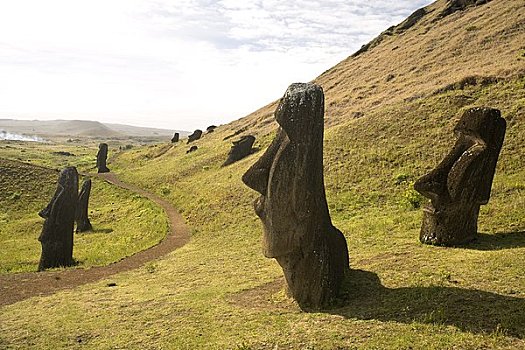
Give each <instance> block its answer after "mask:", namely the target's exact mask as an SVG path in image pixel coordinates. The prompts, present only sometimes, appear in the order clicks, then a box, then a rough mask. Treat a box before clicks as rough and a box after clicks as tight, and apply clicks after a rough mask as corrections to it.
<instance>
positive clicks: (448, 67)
mask: <svg viewBox="0 0 525 350" xmlns="http://www.w3.org/2000/svg"><path fill="white" fill-rule="evenodd" d="M446 3H447V1H446V0H438V1H436V2H435V3H433V4H431V5H429V6H427V7H426V9H427V12H428V14H427V15H426V16H424V17H423V18H422V19H421V20H420V21H419V22H417V23H416V24H415V25H414V26H413V27H412V28H409V29H408V30H407V31H406V32H404V33H402V34H394V35H392V36H387V37H385V39H384V40H383V41H382V42H381V43H380V44H379V45H378V46H376V47H374V48H372V49H370V50H369V51H367V52H364V53H362V54H361V55H359V56H357V57H351V56H350V57H348V58H347V59H345V60H344V61H342V62H340V63H339V64H337V65H336V66H334V67H333V68H330V69H329V70H327V71H326V72H324V73H323V74H321V75H320V76H319V77H317V78H316V79H315V80H314V82H315V83H317V84H320V85H321V86H322V87H323V89H324V91H325V98H326V102H325V104H326V106H325V108H326V124H327V126H333V125H337V124H340V123H342V122H345V121H348V120H349V119H352V118H353V117H354V116H355V113H363V115H365V116H366V115H367V114H368V113H369V112H370V111H371V110H373V109H376V108H378V107H385V106H386V105H388V104H392V103H396V102H400V101H403V100H405V99H413V98H417V97H425V96H428V95H431V94H432V93H434V92H435V91H436V90H437V89H438V88H442V87H445V86H447V85H449V84H454V83H456V82H459V81H460V80H462V79H464V78H466V77H470V76H480V77H496V78H500V79H505V78H512V77H516V76H520V75H521V76H522V75H523V74H525V57H523V53H524V50H525V2H524V1H523V0H494V1H491V2H489V3H488V4H486V5H482V6H476V7H470V8H467V9H466V10H464V11H459V12H456V13H453V14H451V15H449V16H447V17H445V18H442V19H439V20H437V17H438V15H439V13H440V12H441V11H442V10H443V9H444V7H445V5H446ZM389 75H390V77H389ZM388 77H389V79H387V78H388ZM387 80H388V81H387ZM283 92H284V91H283ZM275 107H276V102H272V103H270V104H269V105H267V106H265V107H263V108H261V109H259V110H257V111H255V112H254V113H252V114H250V115H248V116H247V117H245V118H242V119H240V120H238V121H236V122H233V123H231V124H229V125H228V127H229V128H231V129H232V130H239V129H243V128H247V129H251V128H254V127H256V129H257V130H255V129H254V130H251V132H255V133H259V134H260V133H261V132H262V133H264V132H267V131H268V130H270V129H272V128H274V127H275V124H274V123H273V118H272V114H273V111H274V110H275ZM264 125H266V128H261V126H264Z"/></svg>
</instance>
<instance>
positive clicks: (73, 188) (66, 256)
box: [38, 167, 78, 271]
mask: <svg viewBox="0 0 525 350" xmlns="http://www.w3.org/2000/svg"><path fill="white" fill-rule="evenodd" d="M77 200H78V172H77V169H76V168H75V167H68V168H65V169H64V170H62V172H61V173H60V175H59V176H58V183H57V189H56V191H55V194H54V195H53V198H52V199H51V201H50V202H49V204H48V205H47V207H45V208H44V209H42V210H41V211H40V213H38V214H39V215H40V216H41V217H43V218H44V219H45V221H44V227H43V228H42V233H41V234H40V237H39V238H38V240H39V241H40V243H41V244H42V255H41V257H40V263H39V265H38V271H42V270H45V269H48V268H52V267H59V266H71V265H73V228H74V225H75V212H76V207H77Z"/></svg>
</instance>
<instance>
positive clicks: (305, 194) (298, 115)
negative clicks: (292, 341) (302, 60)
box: [242, 84, 349, 309]
mask: <svg viewBox="0 0 525 350" xmlns="http://www.w3.org/2000/svg"><path fill="white" fill-rule="evenodd" d="M275 119H276V120H277V122H278V123H279V125H280V128H279V131H278V133H277V136H276V137H275V139H274V140H273V142H272V144H271V145H270V146H269V148H268V149H267V151H266V152H265V153H264V154H263V155H262V157H261V158H260V159H259V160H258V161H257V162H256V163H255V164H254V165H253V166H252V167H251V168H250V169H249V170H248V171H247V172H246V173H245V174H244V175H243V177H242V180H243V182H244V183H245V184H246V185H247V186H248V187H250V188H252V189H254V190H256V191H257V192H259V193H260V194H261V197H260V198H258V199H257V200H256V201H255V205H254V206H255V212H256V213H257V215H258V216H259V217H260V219H261V221H262V223H263V227H264V236H263V252H264V255H265V256H266V257H268V258H275V259H276V260H277V262H278V263H279V265H281V267H282V269H283V272H284V276H285V278H286V282H287V284H288V291H289V293H290V294H291V295H292V296H293V297H294V298H295V300H296V301H297V302H298V304H299V306H300V307H301V308H303V309H319V308H322V307H325V306H328V305H329V304H330V303H331V302H332V301H333V300H334V299H335V298H336V296H337V294H338V291H339V289H340V286H341V283H342V281H343V279H344V277H345V275H346V274H347V272H348V271H349V266H348V248H347V245H346V240H345V238H344V236H343V234H342V233H341V232H340V231H339V230H338V229H337V228H335V227H334V226H333V225H332V222H331V219H330V215H329V212H328V205H327V202H326V196H325V188H324V177H323V129H324V95H323V90H322V88H321V87H320V86H317V85H314V84H292V85H291V86H290V87H289V88H288V90H287V91H286V93H285V95H284V97H283V98H282V100H281V102H280V104H279V106H278V107H277V110H276V111H275Z"/></svg>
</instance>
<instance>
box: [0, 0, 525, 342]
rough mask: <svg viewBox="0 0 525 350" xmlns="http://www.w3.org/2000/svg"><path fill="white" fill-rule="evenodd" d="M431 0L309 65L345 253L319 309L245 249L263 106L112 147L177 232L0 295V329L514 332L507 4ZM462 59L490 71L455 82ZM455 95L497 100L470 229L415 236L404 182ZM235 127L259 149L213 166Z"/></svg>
mask: <svg viewBox="0 0 525 350" xmlns="http://www.w3.org/2000/svg"><path fill="white" fill-rule="evenodd" d="M444 6H445V2H444V1H438V2H437V3H436V4H434V5H431V6H430V7H429V8H428V9H429V14H428V15H426V16H425V17H423V18H422V19H421V20H420V21H419V22H418V23H416V25H414V26H413V27H411V28H409V29H407V30H406V31H405V32H403V33H402V34H394V35H389V36H387V37H386V38H385V39H383V41H382V42H381V43H380V44H379V45H377V46H375V47H374V48H371V49H369V50H368V51H366V52H364V53H362V54H360V55H358V56H357V57H355V58H349V59H348V60H345V61H344V62H342V63H341V64H339V65H338V66H336V67H334V68H332V69H331V70H329V71H327V72H326V73H325V74H324V75H322V76H321V77H320V78H318V80H317V81H318V82H320V83H321V84H322V85H323V87H324V89H325V92H326V106H327V125H328V126H329V128H327V129H326V132H325V150H324V154H325V158H324V159H325V182H326V187H327V197H328V198H327V199H328V204H329V207H330V212H331V215H332V219H333V222H334V224H335V225H336V226H337V227H338V228H339V229H340V230H341V231H342V232H343V233H344V234H345V237H346V239H347V242H348V247H349V252H350V264H351V268H352V274H351V276H350V277H349V279H348V280H347V281H346V284H345V288H344V291H343V292H344V293H343V294H344V295H343V297H342V299H341V300H340V301H339V304H338V305H336V306H335V308H334V309H331V310H326V311H324V312H318V313H304V312H301V311H300V310H299V309H298V307H297V306H296V305H295V304H294V302H293V301H292V300H290V299H288V298H287V297H286V295H285V293H284V282H283V278H282V271H281V269H280V267H279V266H278V265H277V263H276V262H275V261H274V260H271V259H266V258H264V257H263V256H262V254H261V252H260V244H261V243H260V241H261V235H262V227H261V224H260V221H259V220H258V218H257V217H256V215H255V213H254V211H253V207H252V202H253V201H254V199H255V198H256V197H257V194H256V193H255V192H254V191H251V190H250V189H248V188H247V187H246V186H244V185H243V184H242V182H241V180H240V178H241V176H242V174H243V173H244V172H245V171H246V170H247V169H248V167H249V166H250V165H251V164H252V163H253V162H254V161H255V160H256V159H258V157H260V155H261V154H262V152H263V151H264V148H265V147H266V146H267V145H268V144H269V143H270V142H271V140H272V138H273V135H274V133H275V124H274V123H273V121H272V120H271V119H270V117H269V115H270V114H271V112H273V109H272V108H270V107H268V108H266V109H262V110H260V111H258V112H256V113H255V114H253V115H251V116H248V117H246V118H244V119H242V120H239V121H236V122H233V123H231V124H229V125H226V126H223V127H219V128H218V129H216V131H215V132H214V133H212V134H209V135H205V136H204V138H203V139H201V140H199V141H197V142H196V144H197V145H198V147H199V149H198V150H197V151H196V152H193V153H190V154H186V150H187V149H188V148H189V147H188V145H186V144H178V145H176V146H174V147H172V146H171V145H168V144H160V145H156V146H151V147H143V148H137V149H131V150H129V151H125V152H123V153H122V154H120V155H119V156H118V157H117V158H116V159H115V161H114V162H113V164H112V166H113V168H112V170H114V171H117V172H118V173H119V175H120V176H121V177H122V178H123V179H126V180H127V181H130V182H133V183H136V184H138V185H139V186H141V187H144V188H147V189H149V190H151V191H154V192H157V193H158V194H159V195H161V196H163V197H165V198H167V199H168V200H169V201H170V202H172V203H174V205H175V206H176V207H177V208H179V209H180V210H181V212H182V213H183V215H184V216H185V217H186V219H187V221H188V224H189V225H190V226H191V227H192V228H193V237H192V240H191V242H190V243H189V244H188V245H186V246H184V247H183V248H181V249H179V250H176V251H174V252H172V253H170V254H169V255H167V256H166V257H165V258H163V259H160V260H158V261H156V262H155V263H151V264H148V265H147V266H145V267H144V268H140V269H137V270H135V271H131V272H128V273H125V274H121V275H118V276H116V277H113V278H112V281H115V282H116V283H117V285H118V287H116V288H108V287H107V282H108V281H101V282H99V283H95V284H92V285H86V286H84V287H81V288H77V289H75V290H73V291H65V292H60V293H57V294H55V295H53V296H49V297H45V298H32V299H29V300H26V301H24V302H21V303H17V304H14V305H11V306H8V307H5V308H3V309H1V310H0V319H1V320H2V321H3V322H1V323H0V347H1V346H2V345H4V346H5V347H9V348H30V347H37V348H42V349H55V348H77V347H78V348H80V347H82V348H89V349H109V348H150V349H159V348H168V349H201V348H206V349H496V348H498V349H525V313H524V312H523V310H525V279H524V278H523V270H524V269H525V260H524V259H523V256H524V254H525V215H524V213H525V212H524V209H523V208H525V167H524V165H525V164H524V161H523V146H524V145H525V79H524V78H523V76H522V75H521V73H520V69H521V68H522V66H523V61H522V58H521V57H520V56H519V50H520V47H521V46H520V45H523V40H520V38H523V37H524V30H523V16H520V13H523V5H522V2H521V1H513V0H499V1H498V0H494V1H491V2H490V3H488V4H487V5H483V6H479V7H472V8H469V9H466V10H465V11H462V12H457V13H453V14H450V15H448V16H446V17H444V18H443V19H441V20H439V21H437V20H436V21H434V19H435V18H437V16H438V14H439V13H441V12H442V10H443V9H444ZM430 10H432V12H431V11H430ZM469 26H475V27H476V28H478V29H473V28H471V29H467V27H469ZM425 28H427V29H428V31H426V32H425ZM423 32H425V33H424V34H423ZM484 38H488V39H486V40H485V41H483V40H484ZM481 43H485V44H484V46H481V47H480V46H479V45H480V44H481ZM430 45H433V47H434V51H432V52H427V50H428V49H429V47H430ZM395 46H398V48H397V49H395V50H392V48H393V47H395ZM402 53H403V55H402V56H396V55H397V54H402ZM391 55H393V56H392V57H391ZM425 60H427V61H425ZM425 62H427V63H428V64H426V65H425ZM474 63H475V64H474ZM412 67H416V68H415V69H412ZM418 67H421V69H420V70H418ZM390 72H393V73H392V74H394V75H395V77H394V78H392V79H391V80H390V81H389V83H391V84H387V82H386V81H385V80H384V79H386V76H387V75H388V74H389V73H390ZM474 74H475V75H479V76H482V77H491V76H497V77H505V78H504V79H477V78H476V79H467V80H465V81H466V82H469V83H468V84H467V83H461V81H462V79H463V78H465V77H468V76H471V75H474ZM465 81H464V82H465ZM336 82H337V83H336ZM456 82H457V84H455V83H456ZM371 85H377V87H374V88H371ZM447 85H449V86H448V87H447V88H446V89H441V90H440V88H442V87H444V86H447ZM376 89H377V90H376ZM438 90H440V91H438ZM283 93H284V91H283ZM344 96H348V98H346V99H345V97H344ZM359 96H362V97H361V98H358V97H359ZM338 101H339V102H338ZM473 106H489V107H494V108H499V109H501V111H502V115H503V117H505V119H506V120H507V123H508V128H507V134H506V138H505V143H504V146H503V149H502V152H501V155H500V161H499V163H498V167H497V171H496V176H495V179H494V184H493V191H492V198H491V200H490V202H489V203H488V204H487V205H486V206H483V207H482V211H481V214H480V220H479V231H480V238H479V239H478V240H477V241H476V242H474V243H472V244H470V245H468V246H466V247H463V248H442V247H433V246H425V245H422V244H420V243H419V241H418V235H419V228H420V224H421V216H422V215H421V209H420V208H418V207H419V206H421V205H422V204H424V202H425V200H424V199H423V198H421V196H419V195H418V194H417V193H416V192H414V190H413V189H412V183H413V181H415V180H416V179H417V178H418V177H419V176H421V175H423V174H425V173H426V172H427V171H429V170H430V169H432V168H433V167H434V166H435V165H436V164H437V163H438V162H439V161H440V160H441V159H442V157H443V156H444V155H445V154H446V153H447V152H448V151H449V150H450V148H451V147H452V145H453V142H454V136H453V134H452V130H453V128H454V126H455V124H456V122H457V120H458V118H459V116H460V115H461V112H462V111H463V110H464V109H466V108H469V107H473ZM354 112H363V115H362V116H361V117H360V118H355V116H357V115H356V114H354ZM234 133H237V136H235V137H233V138H230V139H228V140H227V141H224V138H227V137H229V136H232V134H234ZM246 133H252V134H255V135H257V143H256V146H257V147H259V148H260V151H259V152H257V153H255V154H253V155H251V156H250V157H248V158H246V159H244V160H242V161H240V162H238V163H235V164H233V165H231V166H228V167H225V168H221V167H220V165H221V164H222V162H223V161H224V160H225V159H226V156H227V153H228V150H229V148H230V144H231V142H230V141H232V140H235V139H236V138H237V137H238V136H240V135H242V134H246Z"/></svg>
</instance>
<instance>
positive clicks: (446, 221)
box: [414, 108, 506, 246]
mask: <svg viewBox="0 0 525 350" xmlns="http://www.w3.org/2000/svg"><path fill="white" fill-rule="evenodd" d="M505 129H506V122H505V119H503V118H502V117H501V113H500V111H499V110H497V109H492V108H472V109H469V110H467V111H465V113H464V114H463V115H462V117H461V119H460V120H459V123H458V124H457V125H456V127H455V128H454V133H455V134H456V136H457V141H456V144H455V145H454V148H452V150H451V151H450V153H449V154H448V155H447V156H446V157H445V159H443V160H442V161H441V163H439V165H438V166H437V167H436V168H435V169H434V170H432V171H431V172H430V173H428V174H427V175H425V176H423V177H421V178H420V179H419V180H417V181H416V183H415V184H414V188H415V189H416V191H418V192H419V193H421V194H422V195H423V196H425V197H427V198H429V199H430V200H431V203H430V204H429V205H427V206H426V207H425V208H424V209H423V224H422V227H421V233H420V237H419V239H420V241H421V242H422V243H425V244H434V245H444V246H455V245H461V244H465V243H468V242H469V241H472V240H473V239H475V238H476V236H477V232H478V215H479V208H480V206H481V205H483V204H487V203H488V201H489V198H490V191H491V187H492V180H493V178H494V173H495V171H496V163H497V162H498V156H499V153H500V150H501V147H502V145H503V139H504V137H505Z"/></svg>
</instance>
